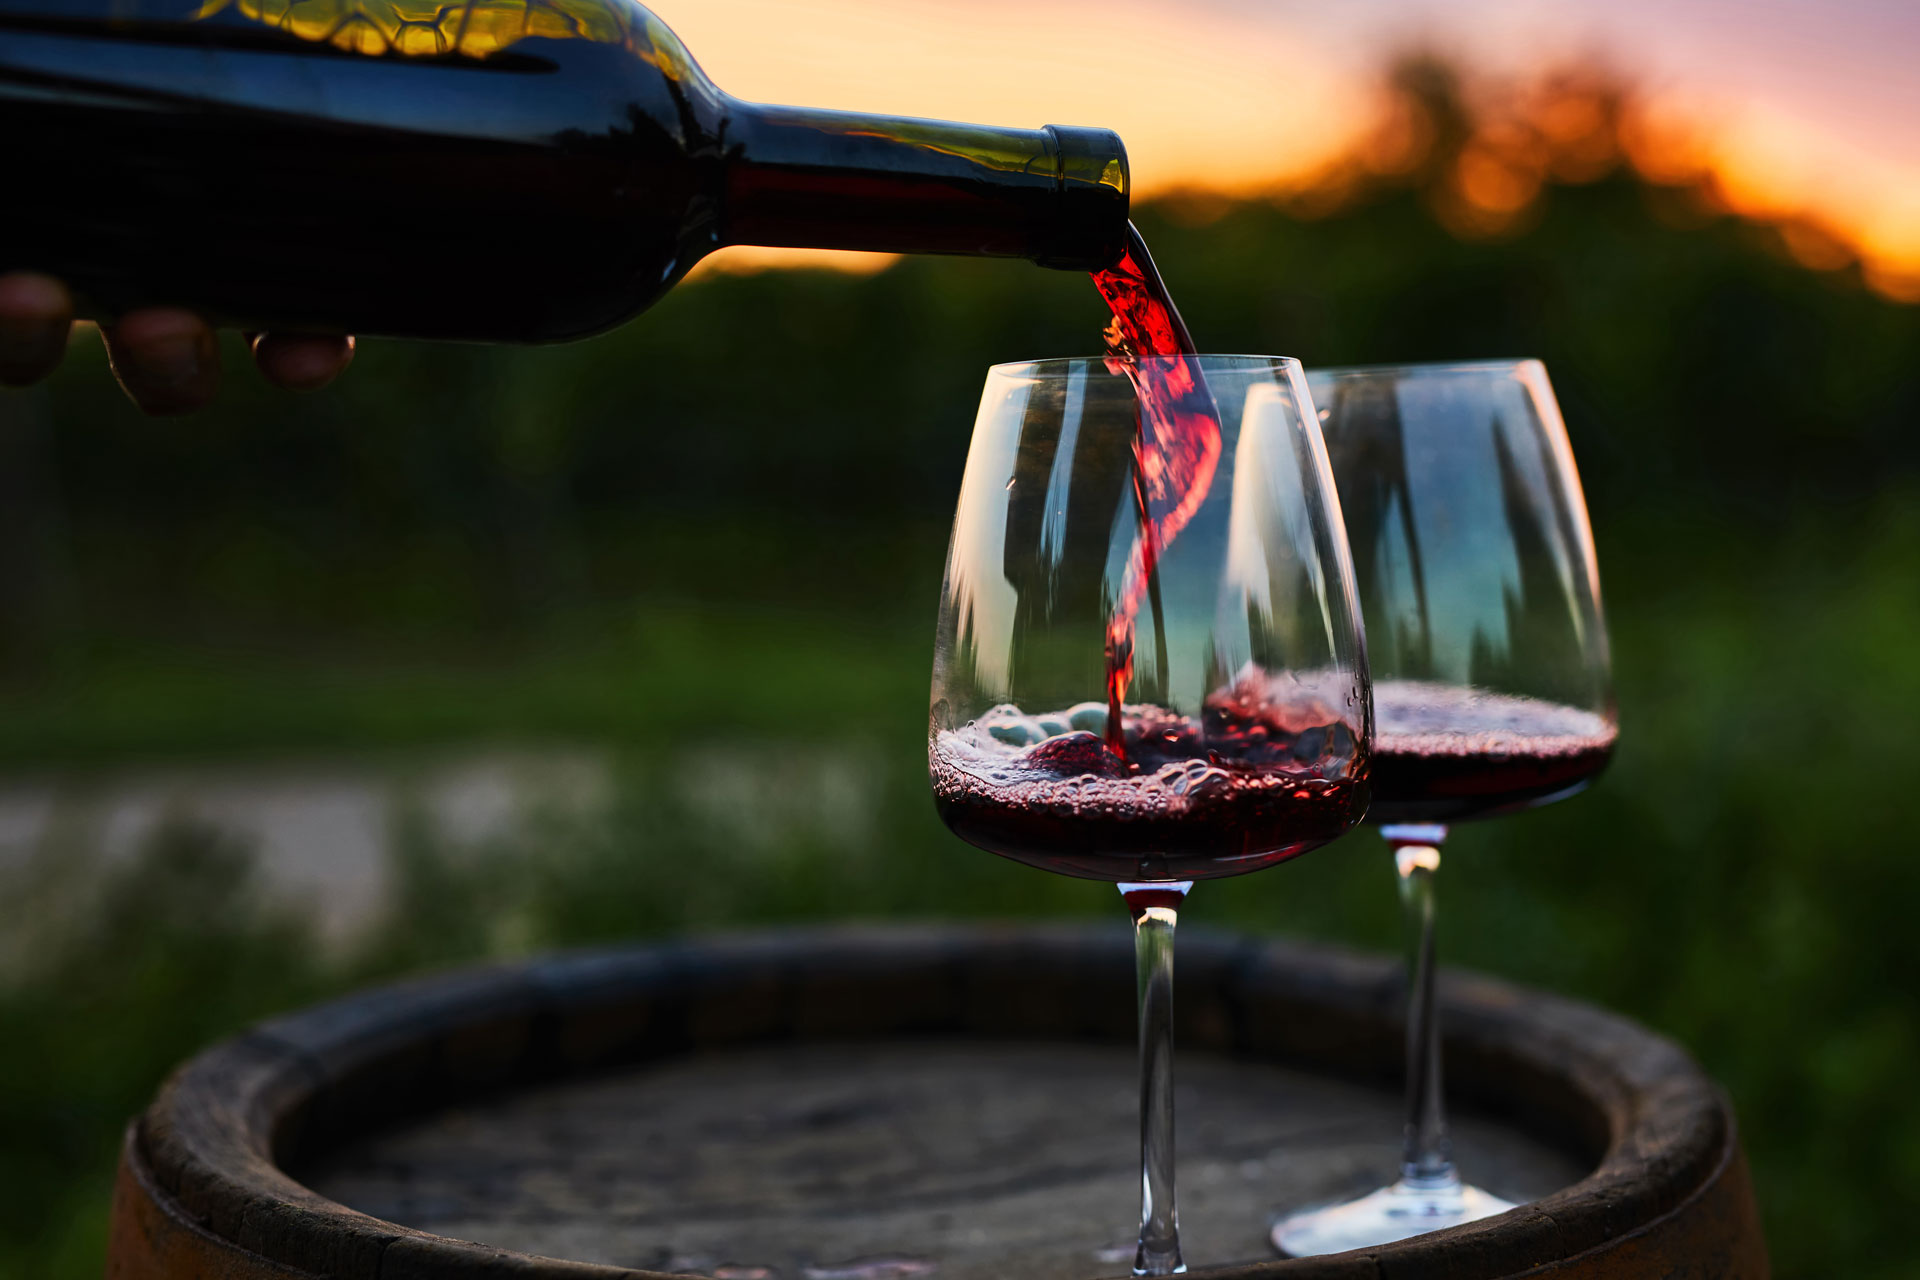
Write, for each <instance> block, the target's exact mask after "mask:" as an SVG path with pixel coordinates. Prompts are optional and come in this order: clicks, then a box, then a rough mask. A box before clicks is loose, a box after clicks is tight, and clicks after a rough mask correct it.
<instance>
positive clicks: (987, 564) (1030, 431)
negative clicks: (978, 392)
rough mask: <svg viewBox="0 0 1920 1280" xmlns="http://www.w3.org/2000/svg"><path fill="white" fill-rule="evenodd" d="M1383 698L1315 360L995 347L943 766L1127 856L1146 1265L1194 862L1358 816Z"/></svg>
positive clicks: (959, 781) (951, 793)
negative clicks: (1029, 355) (1176, 959)
mask: <svg viewBox="0 0 1920 1280" xmlns="http://www.w3.org/2000/svg"><path fill="white" fill-rule="evenodd" d="M1196 384H1198V385H1200V386H1203V387H1204V388H1205V390H1206V391H1210V393H1211V398H1210V399H1209V400H1207V401H1206V404H1207V409H1206V411H1204V412H1201V413H1196V414H1192V415H1188V416H1186V417H1183V418H1181V419H1179V420H1178V421H1177V422H1168V421H1162V420H1159V419H1155V420H1153V422H1152V423H1151V424H1150V425H1143V405H1144V406H1145V412H1146V413H1147V414H1152V413H1154V412H1155V409H1154V407H1153V406H1154V405H1156V404H1158V403H1161V402H1160V401H1156V400H1155V399H1154V392H1155V390H1156V388H1164V387H1166V386H1170V385H1177V386H1179V387H1181V388H1183V389H1185V391H1184V392H1183V394H1187V393H1190V392H1191V390H1192V389H1193V388H1194V387H1195V386H1196ZM1140 387H1145V388H1146V390H1147V394H1145V395H1144V396H1143V395H1142V394H1141V392H1140V391H1139V389H1138V388H1140ZM1203 394H1204V392H1203ZM1187 403H1191V399H1189V400H1188V401H1187ZM1214 406H1222V407H1229V408H1230V409H1231V412H1228V413H1221V412H1219V411H1218V410H1217V409H1215V408H1214ZM1169 431H1171V432H1172V434H1171V435H1170V434H1168V432H1169ZM1370 718H1371V706H1370V703H1369V701H1368V695H1367V671H1366V659H1365V654H1364V648H1363V644H1362V639H1361V631H1360V615H1359V610H1358V607H1357V605H1356V603H1355V597H1354V591H1353V571H1352V564H1351V562H1350V559H1349V557H1348V554H1347V548H1346V541H1345V535H1344V533H1343V532H1342V524H1341V519H1340V508H1339V502H1338V499H1337V498H1336V496H1335V494H1334V489H1333V483H1332V476H1331V473H1330V472H1329V470H1328V467H1327V459H1326V452H1325V448H1324V446H1323V445H1322V443H1321V439H1320V431H1319V426H1318V424H1317V423H1316V422H1315V421H1314V418H1313V414H1312V410H1311V405H1310V402H1309V400H1308V397H1307V391H1306V384H1305V382H1304V380H1303V377H1302V374H1301V370H1300V366H1299V364H1298V362H1296V361H1293V360H1285V359H1277V358H1271V357H1265V356H1171V357H1145V358H1142V359H1140V360H1139V361H1138V362H1137V363H1136V364H1133V365H1131V366H1127V367H1123V366H1122V365H1121V364H1120V363H1118V362H1116V363H1115V364H1114V365H1113V366H1112V367H1110V366H1109V364H1108V362H1107V361H1104V360H1101V359H1087V360H1048V361H1038V362H1033V363H1026V364H1010V365H999V366H996V367H995V368H993V369H992V370H990V371H989V373H988V376H987V383H986V389H985V392H984V394H983V395H982V398H981V404H980V414H979V418H978V420H977V421H976V423H975V425H974V431H973V441H972V445H971V448H970V451H969V453H968V456H967V466H966V473H965V477H964V479H963V480H962V482H961V488H960V500H959V508H958V511H957V513H956V515H955V517H954V525H953V539H952V543H951V546H950V548H949V551H948V556H947V569H946V583H945V586H944V588H943V593H942V597H941V604H940V616H939V627H938V634H937V636H936V643H935V649H934V668H933V692H932V711H931V716H930V723H929V730H928V733H929V742H928V763H929V770H930V773H931V776H932V782H933V791H934V798H935V802H936V804H937V806H938V808H939V810H940V814H941V817H942V818H944V819H945V821H946V823H947V825H948V826H949V827H950V828H952V830H953V831H954V832H955V833H956V834H958V835H959V836H961V837H962V838H963V839H965V840H967V841H968V842H970V843H972V844H975V845H977V846H979V847H980V848H983V849H987V850H990V851H991V852H994V853H998V854H1001V855H1004V856H1006V857H1008V858H1013V859H1016V860H1018V861H1021V862H1025V863H1028V864H1030V865H1032V866H1036V867H1041V868H1044V869H1046V870H1049V871H1056V872H1060V873H1062V874H1065V875H1071V876H1081V877H1085V878H1087V879H1093V880H1106V881H1111V882H1113V883H1115V884H1117V885H1118V886H1119V888H1120V892H1121V893H1122V895H1124V898H1125V901H1126V903H1127V904H1128V907H1129V909H1130V911H1131V913H1132V916H1133V920H1134V938H1135V946H1136V953H1137V956H1138V978H1139V988H1138V997H1139V1012H1140V1117H1141V1118H1140V1156H1141V1208H1140V1236H1139V1245H1138V1248H1137V1251H1136V1254H1135V1261H1134V1272H1135V1274H1136V1275H1168V1274H1172V1273H1174V1272H1177V1271H1180V1270H1183V1269H1184V1264H1183V1263H1182V1261H1181V1255H1180V1239H1179V1218H1178V1214H1177V1212H1176V1209H1175V1204H1174V1170H1173V1070H1172V1048H1173V1045H1172V976H1173V936H1174V927H1175V925H1176V923H1177V921H1178V918H1179V909H1180V905H1181V903H1182V901H1183V900H1184V898H1185V895H1186V893H1187V890H1188V889H1189V888H1190V887H1191V886H1192V882H1193V881H1195V880H1201V879H1209V878H1213V877H1217V876H1229V875H1237V874H1240V873H1242V872H1247V871H1254V870H1258V869H1259V868H1261V867H1266V866H1271V865H1273V864H1274V863H1277V862H1281V861H1284V860H1285V859H1288V858H1291V857H1294V856H1295V855H1297V854H1300V853H1304V852H1306V851H1307V850H1309V849H1312V848H1315V847H1316V846H1319V845H1321V844H1324V843H1326V842H1327V841H1329V840H1332V839H1333V838H1334V837H1336V836H1338V835H1340V834H1342V833H1343V832H1345V831H1347V830H1348V829H1349V828H1351V827H1352V826H1353V825H1354V824H1355V823H1357V822H1358V821H1359V820H1360V817H1361V815H1362V814H1363V813H1364V811H1365V808H1366V797H1367V792H1366V776H1367V762H1368V748H1369V740H1370V734H1371V724H1370Z"/></svg>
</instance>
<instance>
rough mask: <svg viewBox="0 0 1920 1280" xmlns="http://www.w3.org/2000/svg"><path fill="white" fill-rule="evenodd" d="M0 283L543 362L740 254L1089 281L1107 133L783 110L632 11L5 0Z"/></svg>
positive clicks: (89, 304) (587, 2) (466, 0)
mask: <svg viewBox="0 0 1920 1280" xmlns="http://www.w3.org/2000/svg"><path fill="white" fill-rule="evenodd" d="M0 137H4V138H5V139H6V144H7V145H6V151H5V158H4V161H3V163H4V164H5V166H6V176H7V187H8V194H7V195H6V197H5V198H4V199H0V270H13V269H35V270H41V271H47V272H50V273H53V274H56V275H59V276H61V277H63V278H64V279H66V280H67V281H68V282H69V283H70V284H71V285H72V286H73V288H74V289H75V292H76V293H77V294H78V295H79V297H80V300H81V303H82V305H83V307H84V308H85V309H86V311H87V313H88V314H91V315H95V316H98V317H110V316H112V315H115V314H117V313H119V312H122V311H125V310H127V309H129V308H132V307H135V306H139V305H144V304H152V303H169V304H176V305H185V306H191V307H194V308H197V309H199V310H201V311H202V312H204V313H206V314H208V315H209V316H211V317H212V318H214V319H215V320H217V321H219V322H222V323H226V324H232V325H237V326H240V327H244V328H249V329H280V330H313V331H335V332H356V333H375V334H389V335H397V336H407V337H423V338H466V339H480V340H492V341H517V342H538V341H547V340H554V339H564V338H575V337H580V336H583V335H585V334H590V333H594V332H597V331H599V330H602V329H606V328H608V327H609V326H612V325H614V324H617V323H619V322H620V321H622V320H624V319H626V318H627V317H629V316H631V315H633V314H634V313H635V312H637V311H640V310H641V309H643V308H645V307H646V306H648V305H649V304H651V303H652V302H653V301H655V300H656V299H657V298H659V297H660V295H661V294H663V293H665V292H666V291H667V289H669V288H670V287H672V285H673V284H674V282H675V281H677V280H678V279H679V278H680V277H681V276H682V275H684V274H685V273H686V271H687V269H688V268H689V267H691V266H692V265H693V264H694V263H695V262H697V261H698V260H699V259H700V258H701V257H702V256H703V255H704V254H706V253H708V252H710V251H711V250H713V249H716V248H718V247H720V246H722V245H728V244H753V245H792V246H806V247H814V248H842V249H873V250H887V251H896V252H908V253H962V254H980V255H987V256H996V257H1017V258H1028V259H1032V260H1033V261H1036V262H1039V263H1042V264H1045V265H1047V266H1054V267H1063V268H1070V269H1075V270H1091V269H1095V268H1099V267H1104V266H1107V265H1108V264H1110V263H1111V262H1113V261H1114V260H1116V259H1117V258H1118V257H1119V256H1120V253H1121V251H1122V249H1123V247H1124V244H1125V236H1126V229H1127V164H1126V153H1125V151H1124V150H1123V149H1122V147H1121V144H1120V140H1119V138H1117V137H1115V136H1114V135H1113V134H1112V133H1109V132H1107V131H1105V130H1101V129H1080V128H1063V127H1054V126H1049V127H1048V128H1044V129H995V128H986V127H982V126H976V125H960V124H944V123H939V122H935V121H926V120H904V119H892V118H887V117H880V116H866V115H856V114H853V113H849V112H834V111H811V110H800V109H793V108H785V107H767V106H759V105H755V104H752V103H746V102H741V101H739V100H738V99H735V98H732V97H729V96H728V95H726V94H724V93H722V92H721V91H720V90H718V89H717V88H715V87H714V86H713V84H712V82H710V81H709V80H708V79H707V78H706V76H705V75H703V74H702V73H701V71H700V69H699V68H698V67H697V66H695V65H694V62H693V60H692V58H691V57H689V56H688V54H687V51H686V49H685V48H684V47H683V46H682V45H681V44H680V42H679V41H678V40H677V39H676V38H675V37H674V35H673V33H672V32H671V31H669V30H667V28H666V26H665V25H664V24H663V23H661V22H660V20H659V19H658V18H656V17H654V16H653V15H652V14H651V13H649V12H648V11H647V10H645V9H643V8H641V7H640V6H638V5H636V4H632V3H629V2H628V0H453V2H452V3H446V2H444V0H204V2H203V0H0Z"/></svg>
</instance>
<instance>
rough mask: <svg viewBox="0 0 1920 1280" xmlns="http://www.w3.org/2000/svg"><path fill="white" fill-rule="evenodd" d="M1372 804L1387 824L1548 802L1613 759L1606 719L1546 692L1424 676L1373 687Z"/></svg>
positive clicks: (1373, 814) (1376, 819) (1374, 817)
mask: <svg viewBox="0 0 1920 1280" xmlns="http://www.w3.org/2000/svg"><path fill="white" fill-rule="evenodd" d="M1373 698H1374V716H1375V730H1374V754H1373V778H1372V786H1373V805H1372V808H1371V809H1369V810H1368V813H1367V819H1368V821H1370V822H1373V823H1376V824H1379V825H1393V824H1397V823H1414V822H1419V823H1454V822H1463V821H1466V820H1468V819H1472V818H1485V817H1491V816H1493V815H1495V814H1501V813H1510V812H1513V811H1515V810H1518V809H1526V808H1531V807H1532V806H1534V805H1539V804H1546V803H1548V802H1550V801H1553V800H1558V799H1560V798H1562V797H1564V796H1568V795H1572V794H1573V793H1574V792H1576V791H1579V790H1580V789H1581V788H1583V787H1585V786H1586V785H1587V784H1588V783H1589V782H1591V781H1593V779H1594V778H1595V777H1597V776H1598V775H1599V774H1600V772H1601V771H1602V770H1603V769H1605V768H1606V767H1607V763H1608V761H1610V760H1611V759H1612V758H1613V746H1614V739H1615V737H1616V736H1617V731H1616V730H1615V728H1614V726H1613V725H1612V724H1611V723H1609V722H1608V721H1607V720H1606V719H1605V718H1604V717H1602V716H1600V715H1597V714H1595V713H1594V712H1591V711H1584V710H1581V709H1580V708H1578V707H1568V706H1562V705H1560V704H1559V703H1554V702H1547V701H1544V700H1541V699H1538V698H1523V697H1516V696H1512V695H1507V694H1498V693H1489V692H1486V691H1483V690H1479V689H1469V688H1461V687H1459V686H1455V685H1444V684H1433V683H1428V682H1425V681H1419V680H1384V681H1380V682H1379V683H1377V684H1375V685H1374V689H1373Z"/></svg>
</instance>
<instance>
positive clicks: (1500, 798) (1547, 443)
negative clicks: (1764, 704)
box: [1272, 360, 1615, 1257]
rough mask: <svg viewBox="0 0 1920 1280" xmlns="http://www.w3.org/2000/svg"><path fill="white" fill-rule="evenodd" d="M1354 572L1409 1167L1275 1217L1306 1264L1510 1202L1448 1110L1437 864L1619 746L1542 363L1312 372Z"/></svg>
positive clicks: (1565, 786)
mask: <svg viewBox="0 0 1920 1280" xmlns="http://www.w3.org/2000/svg"><path fill="white" fill-rule="evenodd" d="M1308 380H1309V384H1310V386H1311V388H1312V391H1313V396H1314V400H1315V402H1316V403H1317V404H1318V405H1319V406H1320V408H1319V417H1320V421H1321V426H1322V430H1323V431H1324V432H1325V435H1326V442H1327V450H1328V453H1329V455H1330V457H1331V459H1332V463H1333V471H1334V476H1335V479H1336V481H1337V482H1338V484H1339V488H1340V496H1341V499H1342V503H1343V507H1344V510H1345V514H1346V522H1347V537H1348V540H1349V542H1350V545H1351V547H1352V550H1353V556H1354V560H1355V563H1356V565H1357V567H1358V572H1359V587H1360V599H1361V603H1362V606H1363V612H1364V614H1365V618H1366V625H1367V639H1368V648H1369V653H1370V657H1371V665H1372V670H1373V674H1374V677H1375V684H1374V688H1373V695H1374V715H1375V739H1374V742H1375V746H1374V758H1373V806H1372V810H1371V811H1370V812H1369V814H1368V821H1369V822H1371V823H1374V824H1377V825H1378V826H1379V829H1380V834H1381V835H1382V836H1383V837H1385V839H1386V841H1387V844H1388V845H1389V846H1390V847H1391V848H1392V850H1393V855H1394V863H1395V867H1396V869H1397V871H1398V873H1399V885H1400V896H1401V901H1402V903H1403V905H1404V908H1405V912H1406V919H1407V946H1408V1011H1407V1111H1406V1116H1407V1119H1406V1130H1405V1134H1404V1147H1403V1154H1402V1163H1401V1170H1400V1178H1399V1180H1398V1181H1397V1182H1394V1183H1393V1184H1392V1185H1390V1186H1387V1187H1384V1188H1381V1189H1380V1190H1377V1191H1374V1192H1372V1193H1371V1194H1369V1195H1366V1196H1362V1197H1361V1198H1359V1199H1358V1200H1352V1201H1349V1202H1346V1203H1343V1204H1336V1205H1331V1206H1327V1207H1324V1208H1320V1209H1315V1210H1310V1211H1307V1212H1304V1213H1298V1214H1295V1215H1293V1216H1292V1217H1289V1218H1286V1219H1284V1220H1282V1221H1281V1222H1280V1223H1279V1224H1278V1225H1276V1226H1275V1227H1274V1228H1273V1233H1272V1239H1273V1243H1274V1246H1275V1247H1276V1248H1277V1249H1279V1250H1280V1252H1282V1253H1286V1254H1291V1255H1294V1256H1296V1257H1298V1256H1305V1255H1309V1254H1322V1253H1338V1252H1341V1251H1343V1250H1347V1249H1357V1248H1363V1247H1366V1246H1369V1245H1378V1244H1385V1243H1387V1242H1389V1241H1393V1240H1402V1239H1405V1238H1407V1237H1408V1236H1414V1235H1420V1234H1422V1233H1424V1232H1427V1231H1435V1230H1438V1229H1439V1228H1441V1227H1450V1226H1454V1225H1456V1224H1458V1223H1462V1222H1472V1221H1474V1220H1476V1219H1479V1218H1484V1217H1489V1216H1491V1215H1493V1214H1496V1213H1503V1212H1505V1211H1506V1210H1508V1209H1511V1208H1513V1207H1514V1205H1513V1204H1512V1203H1510V1202H1508V1201H1506V1200H1503V1199H1500V1198H1499V1197H1498V1196H1494V1195H1491V1194H1489V1193H1488V1192H1486V1191H1482V1190H1480V1189H1479V1188H1477V1187H1473V1186H1470V1185H1467V1184H1466V1183H1463V1182H1462V1181H1461V1179H1460V1175H1459V1173H1458V1172H1457V1171H1456V1170H1455V1169H1454V1166H1453V1160H1452V1157H1451V1154H1450V1151H1449V1144H1448V1140H1447V1126H1446V1118H1445V1114H1444V1110H1443V1107H1442V1101H1441V1086H1440V1036H1439V1027H1438V1024H1437V1021H1436V1018H1435V1011H1434V998H1433V982H1434V875H1435V873H1436V872H1437V871H1438V870H1439V868H1440V847H1441V844H1442V843H1443V842H1444V841H1445V840H1446V838H1447V830H1448V825H1449V824H1451V823H1455V822H1464V821H1467V820H1468V819H1474V818H1487V817H1492V816H1494V815H1496V814H1502V813H1512V812H1515V811H1517V810H1521V809H1526V808H1531V807H1533V806H1535V805H1541V804H1547V803H1549V802H1551V801H1554V800H1560V799H1563V798H1565V797H1567V796H1570V795H1572V794H1573V793H1574V792H1576V791H1579V790H1580V789H1581V788H1583V787H1585V786H1586V785H1587V784H1588V783H1589V782H1591V781H1592V780H1593V779H1594V777H1595V775H1597V774H1598V773H1599V772H1600V771H1601V770H1602V769H1604V768H1605V767H1606V765H1607V761H1608V759H1609V757H1610V756H1611V755H1612V754H1613V744H1614V737H1615V721H1614V705H1613V691H1612V682H1611V676H1610V674H1609V664H1608V658H1607V629H1606V623H1605V621H1604V619H1603V618H1602V615H1601V611H1600V577H1599V571H1598V569H1597V568H1596V566H1595V564H1594V555H1593V535H1592V532H1591V530H1590V529H1589V528H1588V525H1587V507H1586V500H1585V498H1584V497H1583V496H1582V495H1581V492H1580V476H1579V473H1578V472H1577V471H1575V470H1574V465H1573V451H1572V448H1571V447H1570V446H1569V445H1568V443H1567V432H1566V427H1565V425H1564V424H1563V423H1562V422H1561V419H1560V410H1559V406H1558V405H1557V404H1556V403H1555V402H1554V398H1553V388H1552V387H1551V386H1550V385H1549V384H1548V382H1547V371H1546V369H1545V368H1544V367H1543V366H1542V365H1541V364H1540V362H1539V361H1537V360H1509V361H1489V362H1485V363H1475V364H1457V365H1412V366H1407V367H1404V368H1387V367H1382V368H1364V369H1327V370H1317V371H1315V372H1314V373H1312V374H1310V375H1309V379H1308Z"/></svg>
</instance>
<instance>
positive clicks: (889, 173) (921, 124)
mask: <svg viewBox="0 0 1920 1280" xmlns="http://www.w3.org/2000/svg"><path fill="white" fill-rule="evenodd" d="M724 136H725V153H726V199H725V204H724V213H723V215H722V216H723V219H724V221H723V226H722V228H721V234H720V239H721V243H724V244H741V245H771V246H784V247H797V248H809V249H866V250H874V251H879V252H886V253H959V254H971V255H975V256H981V257H994V258H1027V259H1031V260H1032V261H1035V262H1038V263H1040V264H1041V265H1043V266H1049V267H1060V268H1064V269H1069V270H1078V271H1096V270H1100V269H1102V268H1105V267H1107V266H1110V265H1112V264H1113V263H1114V262H1115V261H1117V260H1118V259H1119V257H1120V254H1121V253H1122V252H1123V251H1124V249H1125V247H1126V233H1127V155H1126V149H1125V148H1124V147H1123V146H1122V145H1121V143H1120V139H1119V138H1118V137H1117V136H1116V135H1114V134H1113V133H1110V132H1108V131H1107V130H1105V129H1082V128H1072V127H1067V126H1060V125H1049V126H1047V127H1046V128H1044V129H996V128H990V127H986V126H982V125H969V124H948V123H944V122H941V121H933V120H907V119H898V118H894V117H889V116H870V115H861V114H858V113H856V112H850V111H815V110H809V109H806V108H797V107H768V106H760V105H757V104H752V103H744V102H733V103H730V104H729V110H728V113H727V125H726V132H725V135H724Z"/></svg>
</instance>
